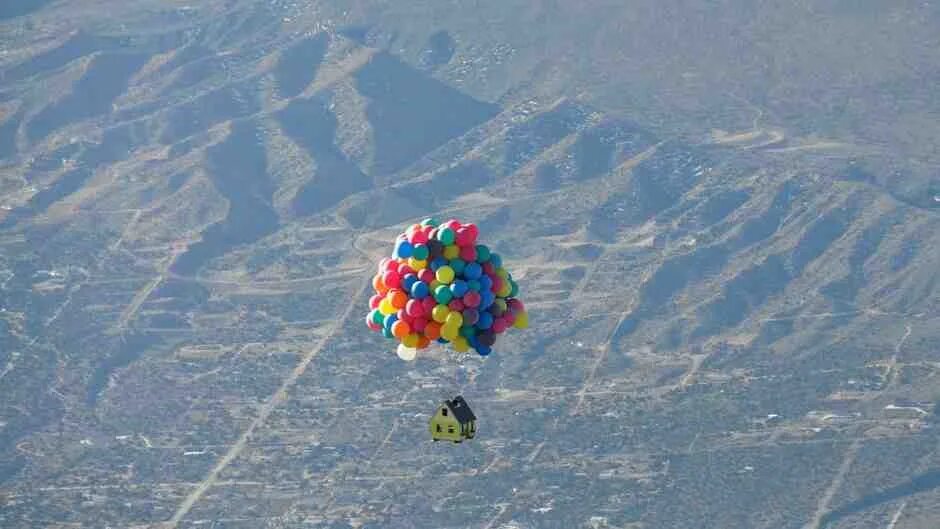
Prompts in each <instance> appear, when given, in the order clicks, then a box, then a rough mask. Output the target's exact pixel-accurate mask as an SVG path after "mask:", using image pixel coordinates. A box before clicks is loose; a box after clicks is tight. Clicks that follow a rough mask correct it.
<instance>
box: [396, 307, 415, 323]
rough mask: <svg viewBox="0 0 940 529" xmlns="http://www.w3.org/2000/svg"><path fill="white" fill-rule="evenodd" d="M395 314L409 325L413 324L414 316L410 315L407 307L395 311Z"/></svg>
mask: <svg viewBox="0 0 940 529" xmlns="http://www.w3.org/2000/svg"><path fill="white" fill-rule="evenodd" d="M395 316H397V317H398V319H399V320H400V321H403V322H405V323H407V324H408V325H411V322H412V321H414V318H412V317H411V316H410V315H408V313H407V312H405V309H398V312H396V313H395Z"/></svg>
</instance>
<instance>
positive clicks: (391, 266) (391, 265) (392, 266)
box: [385, 259, 398, 272]
mask: <svg viewBox="0 0 940 529" xmlns="http://www.w3.org/2000/svg"><path fill="white" fill-rule="evenodd" d="M385 270H387V271H390V272H397V271H398V261H396V260H395V259H389V260H388V261H386V262H385Z"/></svg>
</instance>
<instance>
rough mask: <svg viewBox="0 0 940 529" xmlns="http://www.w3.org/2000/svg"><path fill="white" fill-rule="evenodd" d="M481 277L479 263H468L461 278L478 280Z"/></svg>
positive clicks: (481, 271) (481, 272)
mask: <svg viewBox="0 0 940 529" xmlns="http://www.w3.org/2000/svg"><path fill="white" fill-rule="evenodd" d="M482 275H483V267H482V266H480V263H477V262H470V263H467V266H465V267H463V276H464V277H465V278H467V279H480V276H482Z"/></svg>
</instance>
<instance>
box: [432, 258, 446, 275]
mask: <svg viewBox="0 0 940 529" xmlns="http://www.w3.org/2000/svg"><path fill="white" fill-rule="evenodd" d="M447 263H448V261H447V259H446V258H444V257H435V258H434V260H432V261H431V265H430V268H431V270H433V271H435V272H437V269H438V268H440V267H442V266H445V265H447Z"/></svg>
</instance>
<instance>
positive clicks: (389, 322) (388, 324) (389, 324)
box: [385, 314, 398, 331]
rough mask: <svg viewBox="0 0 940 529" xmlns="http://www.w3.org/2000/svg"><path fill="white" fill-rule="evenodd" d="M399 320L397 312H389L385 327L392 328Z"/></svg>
mask: <svg viewBox="0 0 940 529" xmlns="http://www.w3.org/2000/svg"><path fill="white" fill-rule="evenodd" d="M396 321H398V316H397V315H396V314H389V315H388V316H386V317H385V329H386V330H389V331H390V330H392V325H393V324H394V323H395V322H396Z"/></svg>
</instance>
